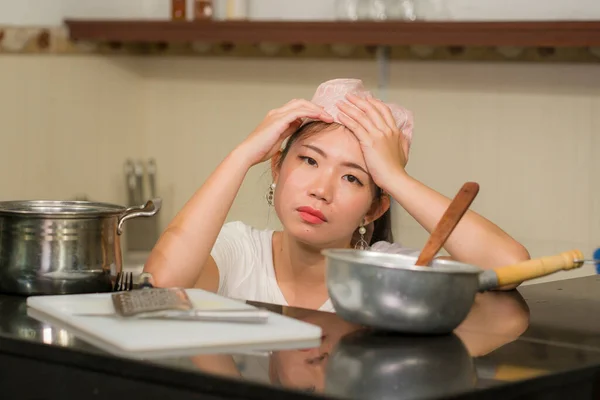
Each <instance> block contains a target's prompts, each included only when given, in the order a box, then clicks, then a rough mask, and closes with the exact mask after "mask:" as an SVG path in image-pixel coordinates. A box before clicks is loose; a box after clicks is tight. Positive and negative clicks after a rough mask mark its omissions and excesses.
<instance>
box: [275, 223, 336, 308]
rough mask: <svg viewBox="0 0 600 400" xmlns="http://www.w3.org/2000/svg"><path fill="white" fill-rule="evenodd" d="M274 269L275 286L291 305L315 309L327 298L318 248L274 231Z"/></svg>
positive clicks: (323, 259) (323, 271) (323, 261)
mask: <svg viewBox="0 0 600 400" xmlns="http://www.w3.org/2000/svg"><path fill="white" fill-rule="evenodd" d="M273 266H274V268H275V276H276V278H277V283H278V285H279V287H280V289H281V291H282V293H283V295H284V297H285V298H286V301H287V302H288V304H290V305H291V306H296V307H303V308H312V309H316V308H318V307H320V306H321V305H322V304H323V303H324V302H325V301H326V300H327V298H328V297H329V296H328V293H327V285H326V282H325V257H324V256H323V255H322V254H321V249H319V248H316V247H312V246H307V245H306V244H305V243H301V242H299V241H297V240H295V239H294V238H293V237H291V236H290V235H288V234H287V232H285V231H283V232H275V233H274V234H273Z"/></svg>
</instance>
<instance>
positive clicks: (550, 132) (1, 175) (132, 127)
mask: <svg viewBox="0 0 600 400" xmlns="http://www.w3.org/2000/svg"><path fill="white" fill-rule="evenodd" d="M88 1H91V0H88ZM586 1H587V0H580V1H579V2H571V4H572V5H573V7H572V8H571V9H569V10H567V11H569V12H570V13H566V11H565V10H563V12H564V13H565V14H564V15H567V16H569V17H572V18H581V17H582V16H583V15H584V14H585V13H582V12H581V10H586V12H587V14H588V15H590V18H593V15H596V17H600V4H598V3H597V2H592V1H587V2H586ZM12 3H13V4H16V3H19V4H23V3H24V2H12ZM30 3H31V2H30ZM59 3H60V4H61V7H62V4H63V3H62V2H59V1H57V2H55V4H59ZM454 3H455V4H459V3H460V2H459V0H454ZM463 3H464V4H465V7H466V4H467V3H466V2H464V1H463ZM486 3H489V5H490V7H492V6H493V5H494V4H497V3H495V2H494V3H492V0H486ZM7 4H8V2H7V1H5V0H0V11H3V12H0V16H2V21H0V22H2V23H8V22H10V21H13V23H15V24H28V23H31V24H43V23H44V17H43V16H44V15H45V16H50V17H52V18H53V19H54V20H60V19H61V18H62V17H60V16H61V15H64V14H61V13H62V11H61V13H58V12H57V13H56V15H54V16H53V15H52V13H51V12H50V11H48V12H47V13H45V14H42V16H40V17H36V16H31V15H28V14H27V12H26V11H27V10H29V9H32V6H30V7H29V8H23V7H21V8H19V9H18V10H17V8H15V7H13V8H8V7H7V6H6V5H7ZM502 4H504V3H502ZM531 4H536V5H538V6H539V7H542V6H543V7H547V6H548V5H553V6H554V7H555V8H556V9H557V10H558V9H559V8H560V7H559V6H560V5H561V4H563V2H560V1H558V0H557V1H554V2H542V1H538V2H536V3H531ZM515 6H518V4H516V3H515ZM528 7H529V6H528ZM509 8H510V7H506V9H509ZM528 9H529V8H528ZM456 10H457V9H454V12H455V13H456V12H457V11H456ZM471 10H475V11H477V10H478V9H475V8H473V7H471ZM488 10H489V9H488ZM577 10H579V11H578V12H576V11H577ZM16 11H19V12H16ZM475 11H473V13H474V12H475ZM11 12H12V14H10V13H11ZM594 13H597V14H594ZM471 15H475V14H471ZM486 15H487V16H488V17H489V16H490V15H493V13H488V14H486ZM552 15H555V16H556V15H560V14H552ZM50 17H48V18H50ZM550 17H551V16H550ZM7 21H8V22H7ZM391 72H392V80H391V88H390V90H389V92H388V97H389V100H390V101H396V102H398V103H400V104H402V105H404V106H406V107H408V108H410V109H411V110H412V111H413V112H414V113H415V118H416V127H415V139H414V145H413V149H412V153H411V158H410V162H409V166H408V170H409V172H410V173H411V174H413V175H414V176H415V177H416V178H418V179H420V180H421V181H423V182H424V183H426V184H428V185H430V186H432V187H434V188H435V189H437V190H439V191H440V192H442V193H444V194H446V195H448V196H453V195H454V194H455V192H456V190H458V188H459V187H460V185H461V184H462V183H463V182H464V181H467V180H475V181H477V182H479V183H480V184H481V191H480V194H479V197H478V199H477V200H476V202H475V204H474V206H473V208H474V209H475V210H477V211H479V212H481V213H482V214H483V215H485V216H486V217H488V218H490V219H491V220H492V221H494V222H496V223H497V224H498V225H500V226H501V227H502V228H504V229H505V230H506V231H507V232H509V233H510V234H512V235H514V236H515V237H516V238H517V239H518V240H520V241H522V242H523V243H524V244H525V245H526V246H527V247H528V249H529V250H530V252H531V254H532V255H533V256H542V255H548V254H554V253H556V252H559V251H563V250H567V249H570V248H581V249H582V250H584V251H585V252H586V254H587V255H589V254H590V252H591V251H592V250H593V249H594V248H595V247H594V246H598V245H599V243H600V202H599V201H598V199H599V198H600V189H598V186H597V185H594V178H595V173H596V172H598V171H600V162H599V161H598V159H597V158H595V157H594V154H597V153H599V152H600V140H599V139H598V137H597V136H598V130H599V129H600V70H599V69H598V67H597V66H596V65H549V64H492V63H489V64H488V63H464V64H461V63H452V64H449V63H425V62H402V63H401V62H397V63H394V64H393V65H392V69H391ZM334 77H358V78H361V79H363V80H364V81H365V82H366V84H368V85H369V86H371V87H375V86H376V79H377V78H376V66H375V65H374V64H373V63H371V62H365V61H350V62H349V61H318V60H315V61H299V60H277V61H273V60H235V61H234V60H226V59H203V58H170V59H169V58H149V59H143V58H125V57H106V56H60V57H58V56H37V55H19V56H8V55H2V56H1V57H0V123H1V125H0V127H1V132H2V138H3V146H1V150H0V151H1V152H2V154H1V157H0V162H1V164H0V165H2V167H3V168H0V179H1V180H2V183H3V190H2V194H1V195H0V197H1V198H2V199H15V198H39V197H46V198H50V197H53V198H70V197H73V196H75V195H78V194H86V195H88V196H89V197H90V198H93V199H96V200H104V201H114V202H123V201H125V189H124V180H123V174H122V165H123V162H124V160H125V158H126V157H129V156H134V157H142V156H144V157H149V156H153V157H156V158H157V162H158V169H159V171H158V179H159V191H160V194H161V195H162V197H163V198H164V200H165V205H164V209H163V211H162V212H161V215H160V218H161V221H162V223H163V226H164V225H165V224H166V223H167V222H168V220H169V219H170V218H172V217H173V216H174V214H175V213H176V212H177V210H178V209H179V208H180V207H181V206H182V205H183V204H184V203H185V201H187V199H188V198H189V196H191V194H192V193H193V192H194V190H196V189H197V188H198V187H199V186H200V185H201V184H202V182H203V181H204V180H205V179H206V177H207V176H208V175H209V174H210V172H211V171H212V170H213V169H214V168H215V167H216V165H217V164H218V163H219V162H220V161H221V160H222V158H223V157H224V156H225V155H226V154H227V153H228V152H229V151H230V150H231V149H232V148H233V147H234V146H235V145H236V144H237V143H239V142H240V141H241V140H243V138H244V137H245V136H246V135H247V134H248V133H249V132H250V131H251V130H252V128H253V127H254V126H255V125H256V124H258V123H259V122H260V120H261V119H262V117H263V116H264V114H265V113H266V112H267V111H268V110H269V109H271V108H273V107H277V106H279V105H281V104H282V103H284V102H286V101H288V100H289V99H290V98H291V97H310V96H311V95H312V92H313V91H314V89H315V87H316V86H317V85H318V84H319V83H320V82H321V81H323V80H326V79H330V78H334ZM269 173H270V172H269V170H268V165H265V164H263V165H260V166H257V167H255V168H254V169H253V170H252V171H250V173H249V174H248V176H247V179H246V181H245V183H244V186H243V187H242V189H241V191H240V195H239V196H238V198H237V200H236V202H235V204H234V207H233V209H232V210H231V213H230V215H229V219H243V220H245V221H247V222H248V223H251V224H254V225H256V226H258V227H267V226H270V227H276V226H278V223H277V221H276V216H275V215H274V213H273V212H272V211H270V209H269V208H268V206H267V204H266V202H265V200H264V194H265V192H266V190H267V187H268V185H269V183H270V176H269ZM395 211H396V214H395V231H396V234H397V238H398V239H399V240H401V241H402V242H404V243H405V244H407V245H411V246H421V245H422V244H423V243H424V241H425V238H426V233H425V232H424V230H423V229H422V228H420V227H419V226H418V225H417V224H416V223H415V222H414V221H413V220H412V219H411V218H409V216H407V215H406V214H405V213H403V212H402V210H399V209H397V208H396V210H395ZM592 272H593V269H592V268H591V267H587V266H586V267H584V268H582V269H581V270H580V271H577V272H574V273H569V275H568V276H567V275H565V274H562V275H561V274H559V275H557V276H554V277H551V278H546V279H545V280H549V279H560V278H564V277H572V276H577V275H581V274H590V273H592Z"/></svg>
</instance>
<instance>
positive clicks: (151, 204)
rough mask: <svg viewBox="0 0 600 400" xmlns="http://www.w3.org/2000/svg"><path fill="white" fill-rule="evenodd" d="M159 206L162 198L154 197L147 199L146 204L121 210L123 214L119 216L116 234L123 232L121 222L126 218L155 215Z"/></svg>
mask: <svg viewBox="0 0 600 400" xmlns="http://www.w3.org/2000/svg"><path fill="white" fill-rule="evenodd" d="M161 206H162V199H160V198H155V199H150V200H148V201H147V202H146V204H144V205H142V206H134V207H129V208H128V209H126V210H125V211H124V212H123V214H121V215H120V216H119V222H118V224H117V235H120V234H122V233H123V223H124V222H125V221H127V220H128V219H132V218H137V217H152V216H154V215H156V213H157V212H158V211H160V207H161Z"/></svg>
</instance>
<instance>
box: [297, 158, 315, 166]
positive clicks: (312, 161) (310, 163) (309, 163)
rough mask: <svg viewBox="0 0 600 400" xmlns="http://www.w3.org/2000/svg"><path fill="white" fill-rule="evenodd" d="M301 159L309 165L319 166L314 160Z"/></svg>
mask: <svg viewBox="0 0 600 400" xmlns="http://www.w3.org/2000/svg"><path fill="white" fill-rule="evenodd" d="M300 159H301V160H302V161H304V162H305V163H307V164H308V165H317V162H316V161H315V159H314V158H310V157H304V156H300Z"/></svg>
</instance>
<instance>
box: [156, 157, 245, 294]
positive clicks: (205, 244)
mask: <svg viewBox="0 0 600 400" xmlns="http://www.w3.org/2000/svg"><path fill="white" fill-rule="evenodd" d="M251 166H252V163H251V162H249V161H248V160H247V158H246V157H245V155H244V154H242V152H241V151H240V150H237V149H236V150H234V151H233V152H232V153H230V154H229V155H228V156H227V158H225V160H223V161H222V162H221V164H220V165H219V166H218V167H217V169H216V170H215V171H214V172H213V173H212V174H211V175H210V176H209V178H208V179H207V180H206V182H205V183H204V184H203V185H202V186H201V187H200V189H198V191H196V193H194V195H193V196H192V198H191V199H190V200H189V201H188V202H187V203H186V204H185V206H184V207H183V208H182V209H181V211H180V212H179V213H178V214H177V215H176V216H175V218H174V219H173V220H172V221H171V223H170V224H169V225H168V226H167V228H166V229H165V231H164V232H163V234H162V235H161V237H160V239H159V240H158V242H157V243H156V245H155V246H154V248H153V250H152V252H151V253H150V257H149V258H148V260H147V262H146V265H145V267H144V271H145V272H149V273H151V274H152V276H153V279H154V281H155V284H156V285H157V286H160V287H172V286H183V287H190V286H192V285H194V283H195V282H196V281H197V280H198V277H199V275H200V272H201V269H202V266H203V265H204V264H205V263H206V261H207V260H208V257H209V255H210V251H211V249H212V247H213V245H214V243H215V241H216V240H217V236H218V234H219V232H220V230H221V227H222V226H223V223H224V222H225V219H226V217H227V214H228V212H229V210H230V208H231V205H232V204H233V201H234V200H235V197H236V195H237V193H238V191H239V189H240V187H241V185H242V182H243V180H244V178H245V176H246V173H247V172H248V170H249V169H250V167H251Z"/></svg>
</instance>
